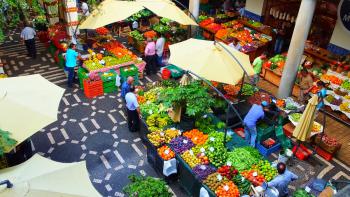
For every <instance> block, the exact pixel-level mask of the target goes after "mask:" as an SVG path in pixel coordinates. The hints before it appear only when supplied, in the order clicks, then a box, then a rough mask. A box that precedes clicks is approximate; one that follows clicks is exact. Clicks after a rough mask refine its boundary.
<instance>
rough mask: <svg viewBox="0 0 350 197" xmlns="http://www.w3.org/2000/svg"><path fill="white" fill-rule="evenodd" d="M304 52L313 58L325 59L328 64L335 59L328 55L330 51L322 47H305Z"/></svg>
mask: <svg viewBox="0 0 350 197" xmlns="http://www.w3.org/2000/svg"><path fill="white" fill-rule="evenodd" d="M304 53H305V54H306V55H309V56H311V57H313V58H315V59H320V60H322V61H325V62H326V63H329V64H334V61H336V60H333V59H330V58H329V57H328V55H330V52H329V51H328V50H326V49H323V48H318V50H317V51H315V50H313V49H311V48H306V47H305V49H304Z"/></svg>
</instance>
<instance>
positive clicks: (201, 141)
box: [138, 81, 277, 196]
mask: <svg viewBox="0 0 350 197" xmlns="http://www.w3.org/2000/svg"><path fill="white" fill-rule="evenodd" d="M148 88H149V89H148V90H144V91H139V93H138V100H139V101H140V103H141V105H140V106H141V113H142V117H143V119H144V121H143V126H142V128H143V129H142V130H143V131H142V132H141V133H142V134H141V135H142V137H141V138H142V139H143V140H144V142H145V144H146V147H147V151H148V155H147V157H148V159H149V160H150V161H151V163H152V164H153V165H154V166H155V168H158V171H159V172H166V171H167V170H166V168H168V167H169V164H168V163H169V161H171V160H174V159H175V160H177V163H178V164H177V165H176V164H175V166H173V168H174V169H176V170H175V171H173V173H177V176H178V179H179V182H180V185H181V186H182V187H184V189H185V191H187V192H188V194H190V195H193V196H198V195H199V192H200V190H201V189H202V190H203V189H204V190H206V191H207V192H208V193H209V194H210V196H224V195H230V196H241V195H244V194H250V193H251V185H254V186H259V185H261V184H262V182H263V181H265V180H266V181H269V180H271V179H272V178H273V177H274V176H276V174H277V172H276V170H275V168H273V167H272V166H271V164H270V163H269V162H268V161H267V160H266V159H264V157H263V156H262V155H260V153H259V151H263V150H256V149H254V148H251V147H248V146H247V144H246V142H245V141H244V140H243V139H242V138H241V137H240V136H239V135H238V134H236V132H230V134H229V135H228V136H227V138H228V140H227V141H228V142H227V144H230V143H232V141H234V142H233V143H234V144H235V146H234V147H231V149H228V148H226V147H227V144H225V143H224V138H225V133H224V132H223V131H224V127H225V123H224V122H222V121H221V120H220V119H219V118H217V117H216V116H215V115H213V114H211V113H207V110H206V109H208V107H209V108H210V107H211V106H212V107H214V106H213V104H214V103H215V102H213V99H215V96H214V95H215V91H213V90H211V89H210V87H208V86H205V85H203V84H202V83H200V82H198V81H193V82H191V83H190V84H188V85H184V86H181V85H179V84H178V82H175V81H163V82H162V83H159V84H157V85H155V86H148ZM181 89H183V90H185V89H186V90H188V91H183V90H181ZM191 90H192V91H191ZM193 90H196V91H195V92H198V93H197V94H192V95H188V94H186V93H188V92H194V91H193ZM182 94H186V95H182ZM178 98H179V99H181V100H182V101H180V100H179V99H178ZM186 98H187V99H186ZM190 98H191V99H190ZM216 99H217V98H216ZM174 103H182V104H181V105H183V104H185V103H187V104H186V106H187V107H186V108H185V109H184V110H183V111H182V115H181V117H182V118H181V119H180V122H174V121H173V120H172V118H171V116H169V115H168V112H167V111H168V110H167V109H168V108H169V107H171V106H174V105H173V104H174ZM198 105H200V107H199V108H197V107H196V106H198ZM203 114H204V115H203ZM191 122H192V123H191ZM235 130H236V129H235ZM237 132H238V131H237ZM260 140H261V142H262V146H264V147H265V146H266V148H265V149H269V148H271V147H274V144H268V143H263V141H265V140H266V139H264V140H263V139H260ZM237 141H240V144H238V143H237ZM157 155H158V156H157ZM248 158H249V159H248ZM173 173H172V174H173ZM255 174H257V176H256V175H255ZM164 177H165V178H167V177H168V176H164ZM242 177H245V178H244V179H242Z"/></svg>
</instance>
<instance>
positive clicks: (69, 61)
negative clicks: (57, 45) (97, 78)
mask: <svg viewBox="0 0 350 197" xmlns="http://www.w3.org/2000/svg"><path fill="white" fill-rule="evenodd" d="M75 50H76V45H75V44H70V45H69V49H68V50H67V51H66V71H67V72H68V87H70V88H71V87H73V80H74V68H75V67H76V66H77V60H78V58H79V54H78V52H76V51H75Z"/></svg>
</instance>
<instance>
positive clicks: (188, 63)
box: [169, 38, 254, 85]
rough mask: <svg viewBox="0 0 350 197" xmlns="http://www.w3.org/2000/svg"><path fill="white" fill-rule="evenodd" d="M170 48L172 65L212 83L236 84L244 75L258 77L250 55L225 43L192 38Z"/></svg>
mask: <svg viewBox="0 0 350 197" xmlns="http://www.w3.org/2000/svg"><path fill="white" fill-rule="evenodd" d="M169 48H170V59H169V63H171V64H173V65H176V66H178V67H180V68H182V69H184V70H187V71H191V72H193V73H195V74H196V75H198V76H200V77H203V78H205V79H207V80H210V81H217V82H220V83H226V84H231V85H236V84H237V83H238V82H239V81H240V80H242V77H243V74H244V73H246V74H247V75H248V76H252V75H254V69H253V67H252V66H251V64H250V60H249V56H248V55H246V54H244V53H241V52H239V51H237V50H235V49H233V48H232V47H229V46H228V45H226V44H223V43H220V44H219V43H214V41H207V40H198V39H193V38H191V39H188V40H185V41H183V42H179V43H176V44H173V45H170V46H169ZM230 53H231V54H232V55H233V56H234V57H235V58H236V60H237V61H236V60H235V58H233V57H232V56H231V55H230Z"/></svg>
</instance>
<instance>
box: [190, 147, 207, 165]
mask: <svg viewBox="0 0 350 197" xmlns="http://www.w3.org/2000/svg"><path fill="white" fill-rule="evenodd" d="M193 148H194V147H193ZM193 148H192V149H193ZM192 149H191V150H192ZM192 151H193V150H192ZM195 155H197V158H198V159H199V160H200V161H201V163H202V164H205V165H209V158H208V157H207V156H206V155H205V153H204V152H202V153H197V154H195Z"/></svg>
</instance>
